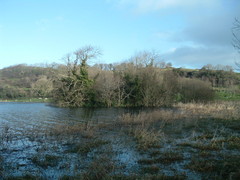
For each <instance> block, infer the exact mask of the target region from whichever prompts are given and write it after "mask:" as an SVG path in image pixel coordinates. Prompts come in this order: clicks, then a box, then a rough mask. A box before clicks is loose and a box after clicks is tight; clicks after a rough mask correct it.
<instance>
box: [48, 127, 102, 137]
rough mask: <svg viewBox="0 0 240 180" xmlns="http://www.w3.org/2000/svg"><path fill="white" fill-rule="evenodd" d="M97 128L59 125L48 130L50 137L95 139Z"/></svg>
mask: <svg viewBox="0 0 240 180" xmlns="http://www.w3.org/2000/svg"><path fill="white" fill-rule="evenodd" d="M96 128H97V127H95V126H92V125H89V124H75V125H57V126H54V127H52V128H51V129H50V130H48V132H47V133H48V134H49V135H50V136H79V135H80V136H81V137H84V138H93V137H94V134H95V131H96Z"/></svg>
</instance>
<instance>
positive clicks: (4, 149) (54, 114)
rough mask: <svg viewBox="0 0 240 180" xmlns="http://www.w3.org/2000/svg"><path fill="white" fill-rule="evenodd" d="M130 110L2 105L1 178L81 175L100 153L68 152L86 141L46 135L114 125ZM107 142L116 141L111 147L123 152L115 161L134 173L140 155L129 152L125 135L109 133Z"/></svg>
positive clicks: (71, 137)
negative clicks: (57, 129)
mask: <svg viewBox="0 0 240 180" xmlns="http://www.w3.org/2000/svg"><path fill="white" fill-rule="evenodd" d="M129 111H130V110H129V109H124V108H96V109H86V108H75V109H74V108H58V107H53V106H50V105H48V104H45V103H12V102H10V103H0V164H2V167H1V165H0V179H1V177H2V178H3V179H4V178H9V177H22V176H25V175H28V174H30V175H34V176H36V177H41V178H43V179H58V178H60V177H62V176H64V175H68V176H75V175H77V174H78V173H81V172H82V170H83V169H86V167H87V166H88V164H89V163H90V161H91V159H94V158H95V157H94V156H95V154H96V153H98V152H96V153H95V154H94V153H92V152H91V153H89V154H88V155H87V157H86V156H80V155H79V154H77V153H66V152H68V151H69V147H71V146H73V144H74V143H80V144H81V142H82V141H83V140H82V139H81V138H80V137H76V136H74V137H73V136H69V137H66V136H65V137H61V138H59V137H57V138H55V139H54V138H52V137H51V138H49V137H47V136H46V132H49V131H51V129H53V128H54V127H58V126H59V127H62V128H64V127H68V126H75V125H78V124H82V123H86V122H87V123H89V124H91V125H93V126H94V125H95V124H96V125H99V124H107V123H112V122H113V121H116V120H117V119H118V117H119V116H120V115H122V114H123V113H125V112H129ZM114 136H115V137H114ZM113 137H114V139H113ZM117 137H119V139H117ZM105 139H107V140H108V141H113V143H111V144H113V145H112V147H111V148H112V149H113V150H114V149H115V150H116V151H118V152H119V153H118V154H117V155H115V157H113V159H115V160H117V161H119V163H121V164H123V165H125V166H126V167H127V168H129V169H132V170H134V166H136V165H137V163H136V162H137V158H135V156H137V152H135V151H133V150H132V149H129V148H128V150H127V148H126V146H128V145H126V142H125V139H124V135H123V136H122V135H121V136H119V135H116V134H115V135H113V136H112V135H107V134H106V137H105ZM123 141H124V142H123ZM119 144H121V145H120V146H119ZM105 148H107V147H105ZM49 156H51V158H52V161H55V160H56V161H57V163H53V164H51V162H50V164H49V162H45V160H44V158H45V159H46V157H49ZM135 159H136V161H135ZM50 160H51V159H50ZM44 163H45V164H44ZM126 171H127V170H126ZM127 173H129V172H127Z"/></svg>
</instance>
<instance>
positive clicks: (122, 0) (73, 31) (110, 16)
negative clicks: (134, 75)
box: [0, 0, 240, 68]
mask: <svg viewBox="0 0 240 180" xmlns="http://www.w3.org/2000/svg"><path fill="white" fill-rule="evenodd" d="M235 18H238V19H240V1H239V0H0V68H4V67H8V66H12V65H16V64H29V65H34V64H39V63H43V64H45V63H48V64H51V63H53V62H55V63H64V62H63V57H64V55H66V54H67V53H71V52H74V51H76V50H77V49H79V48H81V47H83V46H86V45H91V46H94V47H97V48H100V49H101V51H102V55H101V56H100V57H98V58H97V59H96V60H94V62H92V63H118V62H122V61H125V60H128V59H129V58H131V57H132V56H134V55H135V54H136V53H137V52H140V51H152V50H154V51H156V52H157V53H159V54H160V56H161V58H162V59H163V61H165V62H171V63H172V64H173V66H175V67H185V68H201V67H202V66H204V65H206V64H212V65H217V64H222V65H232V66H234V62H236V61H239V60H240V55H239V54H238V53H237V51H236V50H235V49H234V48H233V46H232V44H231V42H232V28H233V23H234V19H235Z"/></svg>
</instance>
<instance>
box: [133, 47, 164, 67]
mask: <svg viewBox="0 0 240 180" xmlns="http://www.w3.org/2000/svg"><path fill="white" fill-rule="evenodd" d="M159 61H161V58H160V55H159V53H157V52H156V51H154V50H152V51H141V52H138V53H137V54H136V55H135V56H134V57H132V58H131V62H132V63H133V64H134V65H135V66H136V67H149V66H152V67H153V66H156V64H157V63H158V62H159Z"/></svg>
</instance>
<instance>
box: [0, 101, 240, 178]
mask: <svg viewBox="0 0 240 180" xmlns="http://www.w3.org/2000/svg"><path fill="white" fill-rule="evenodd" d="M239 107H240V103H239V102H233V103H232V102H225V103H219V102H217V103H209V104H196V103H189V104H176V105H175V106H174V109H155V110H153V111H149V112H140V113H138V114H131V113H126V114H123V115H122V116H121V117H120V118H119V121H115V122H114V123H112V124H104V125H103V124H101V126H100V125H99V126H98V125H93V124H90V123H88V122H87V123H83V124H73V125H67V126H66V125H60V126H55V127H52V128H49V129H48V130H47V131H46V132H44V136H43V137H42V139H41V138H40V139H37V138H39V136H36V138H35V134H34V136H31V132H28V133H29V134H28V136H27V137H28V139H29V137H31V142H34V143H35V142H37V143H38V144H40V145H41V146H42V148H40V149H42V150H41V152H42V153H38V151H37V150H36V152H37V154H35V155H33V156H31V157H32V158H31V159H30V160H31V161H32V163H33V164H34V165H35V166H37V167H41V168H42V169H43V171H45V170H46V169H49V168H51V169H54V168H55V169H57V168H59V167H63V168H64V167H65V166H63V165H60V163H61V161H62V158H64V156H68V157H70V159H69V162H68V163H69V164H70V165H69V166H71V165H72V164H73V160H74V159H73V158H78V159H77V160H76V162H77V164H75V165H74V167H73V168H74V171H76V173H74V175H71V174H65V175H62V176H61V178H60V177H59V179H84V180H85V179H86V180H88V179H89V180H91V179H186V178H188V179H192V178H193V176H196V177H198V178H199V179H229V180H230V179H240V178H239V177H240V170H239V167H240V158H239V157H240V128H239V127H240V109H239ZM34 133H36V132H34ZM112 135H113V136H112ZM121 135H124V137H123V136H121ZM10 136H11V133H10V131H9V128H5V130H4V129H3V131H2V134H1V140H2V141H4V144H6V148H5V149H2V150H1V151H0V163H1V164H4V162H3V158H2V159H1V156H2V155H3V154H4V153H6V152H15V151H14V149H10V146H9V144H10V143H11V141H12V140H10V138H9V137H10ZM118 136H119V137H118ZM120 136H121V137H120ZM125 136H126V137H125ZM49 137H50V138H49ZM44 138H45V139H44ZM47 138H49V139H47ZM111 138H112V139H111ZM121 138H122V139H124V140H123V141H126V142H121V141H119V139H121ZM46 140H48V141H49V142H50V143H48V144H47V145H46V147H43V146H44V142H45V141H46ZM51 140H54V143H62V144H61V145H60V146H61V148H62V150H61V149H58V146H57V147H55V148H52V149H51V150H49V149H50V146H51V147H52V146H53V145H52V144H51V142H52V141H51ZM118 143H120V145H119V144H118ZM8 148H9V149H8ZM2 152H4V153H2ZM59 153H62V154H59ZM9 154H10V155H11V153H9ZM130 162H131V163H130ZM6 167H7V166H5V165H3V167H2V168H1V165H0V175H1V173H2V174H3V172H4V170H5V169H7V168H6ZM4 168H5V169H4ZM58 170H59V169H58ZM56 171H57V170H56ZM131 172H135V174H134V173H131ZM168 172H170V173H168ZM184 173H185V174H184ZM76 174H78V175H76ZM3 176H4V175H3ZM40 177H43V176H40ZM4 178H5V179H7V178H23V179H24V176H23V177H18V176H16V177H12V176H10V175H9V174H8V175H7V176H4ZM29 178H31V177H29Z"/></svg>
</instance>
